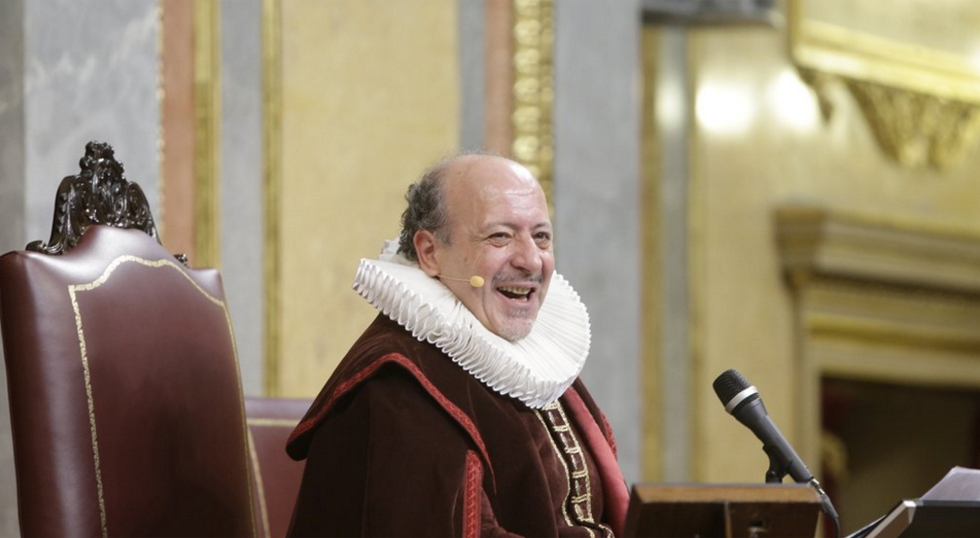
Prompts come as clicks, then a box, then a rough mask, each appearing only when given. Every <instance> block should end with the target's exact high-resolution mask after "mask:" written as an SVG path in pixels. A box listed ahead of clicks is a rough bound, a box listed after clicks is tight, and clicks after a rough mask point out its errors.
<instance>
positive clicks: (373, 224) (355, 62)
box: [269, 0, 460, 396]
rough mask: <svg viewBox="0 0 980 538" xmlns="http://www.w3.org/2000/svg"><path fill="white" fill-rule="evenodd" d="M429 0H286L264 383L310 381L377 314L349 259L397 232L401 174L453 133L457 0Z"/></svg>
mask: <svg viewBox="0 0 980 538" xmlns="http://www.w3.org/2000/svg"><path fill="white" fill-rule="evenodd" d="M424 4H425V5H424V9H423V7H420V3H417V2H389V1H384V0H370V1H365V0H333V1H330V2H283V3H282V4H281V29H282V34H281V67H282V81H281V84H282V86H281V88H282V90H281V91H282V104H281V106H282V108H281V119H282V132H281V147H282V165H281V176H280V178H279V180H278V185H279V187H278V188H279V196H280V198H279V199H280V206H279V207H280V215H279V219H278V225H279V233H278V236H279V241H280V242H279V246H278V251H279V275H280V278H279V282H278V284H279V304H278V319H277V327H278V331H279V334H280V335H281V336H280V339H279V346H278V349H277V350H276V352H277V354H278V360H279V363H278V364H279V381H278V385H277V386H273V387H269V389H270V392H273V393H278V394H282V395H293V396H312V395H314V394H316V392H317V391H319V389H320V387H321V386H322V384H323V382H324V381H325V380H326V378H327V376H328V375H329V373H330V372H331V371H332V370H333V368H334V366H335V365H336V364H337V362H339V361H340V359H341V358H342V357H343V356H344V354H345V352H346V350H347V349H348V348H349V347H350V345H351V344H352V343H353V342H354V340H355V339H356V338H357V336H358V335H359V334H360V332H361V331H362V330H363V329H364V328H365V327H366V326H367V325H368V324H369V323H370V321H371V320H372V319H373V318H374V316H375V311H374V309H373V308H371V307H370V306H369V305H368V304H367V303H366V302H365V301H363V300H362V299H360V298H359V297H358V296H357V295H356V294H355V293H354V292H353V291H352V290H351V282H352V281H353V277H354V272H355V270H356V269H357V264H358V260H359V259H360V258H363V257H371V258H373V257H376V256H377V254H378V252H380V249H381V246H382V242H383V240H385V239H390V238H394V237H396V235H397V233H398V230H399V222H398V219H399V216H400V214H401V211H402V209H403V205H404V200H403V196H404V192H405V189H406V188H407V186H408V184H409V183H410V182H411V181H414V179H415V178H416V177H417V175H418V174H419V173H420V172H421V171H422V170H423V169H424V168H425V167H426V166H427V165H428V164H430V163H431V162H433V161H435V160H437V159H439V158H440V157H442V156H443V155H445V154H447V153H451V152H453V151H454V150H455V149H456V148H457V146H458V138H459V135H458V125H459V111H458V108H459V99H460V96H459V81H458V65H457V50H458V47H457V35H456V28H457V24H456V10H457V4H456V2H455V1H454V0H427V1H426V2H424ZM269 308H273V309H275V308H276V306H275V305H269ZM274 319H275V318H274Z"/></svg>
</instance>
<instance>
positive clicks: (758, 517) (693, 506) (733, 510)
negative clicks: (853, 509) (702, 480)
mask: <svg viewBox="0 0 980 538" xmlns="http://www.w3.org/2000/svg"><path fill="white" fill-rule="evenodd" d="M819 516H820V501H819V499H818V497H817V494H816V492H815V491H814V490H813V488H811V487H809V486H806V485H802V484H758V485H754V484H637V485H635V486H633V491H632V493H631V494H630V506H629V511H628V512H627V515H626V527H625V530H624V534H625V535H626V536H627V537H651V538H668V537H670V538H679V537H695V536H697V537H700V538H750V537H756V536H758V537H765V538H812V537H813V536H814V535H815V534H816V529H817V520H818V519H819Z"/></svg>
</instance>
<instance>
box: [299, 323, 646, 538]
mask: <svg viewBox="0 0 980 538" xmlns="http://www.w3.org/2000/svg"><path fill="white" fill-rule="evenodd" d="M560 401H561V408H562V409H561V410H560V411H559V410H554V411H551V413H554V415H547V417H548V418H549V419H550V418H551V417H553V416H556V417H558V418H561V417H567V419H568V422H569V423H570V424H571V429H572V430H573V432H574V436H575V438H577V439H578V440H579V441H580V445H581V447H582V451H581V457H584V464H585V465H586V466H587V468H588V471H589V472H588V473H587V475H585V473H579V477H580V478H578V479H577V481H576V482H573V483H571V484H570V477H569V475H570V473H569V471H568V465H569V463H568V460H567V459H566V460H563V456H562V450H563V449H560V448H559V447H560V446H565V445H563V444H562V443H564V442H565V441H567V439H563V438H559V437H556V434H555V432H554V431H549V428H547V427H546V426H545V421H546V418H544V417H545V415H542V414H541V413H540V412H535V411H534V410H532V409H529V408H528V407H527V406H525V405H524V404H523V403H521V402H520V401H518V400H516V399H514V398H511V397H508V396H502V395H500V394H497V393H496V392H493V391H492V390H490V389H489V388H487V387H486V386H485V385H484V384H482V383H481V382H479V381H478V380H477V379H475V378H474V377H472V376H471V375H469V374H468V373H466V372H465V371H464V370H463V369H462V368H461V367H460V366H459V365H457V364H456V363H454V362H452V360H451V359H450V358H449V357H448V356H446V355H445V354H444V353H443V352H442V351H440V350H439V349H438V348H436V347H435V346H434V345H432V344H429V343H426V342H420V341H418V340H417V339H416V338H414V337H413V336H412V335H411V334H410V333H408V332H407V331H406V330H405V329H403V328H402V327H400V326H399V325H397V324H396V323H395V322H393V321H391V320H389V319H388V318H387V317H385V316H383V315H379V316H378V318H377V319H376V320H375V321H374V323H373V324H372V325H371V326H370V327H369V328H368V329H367V331H365V333H364V334H363V335H362V336H361V338H360V339H359V340H358V341H357V343H355V344H354V346H353V347H352V348H351V351H350V352H349V353H348V355H347V356H346V357H345V358H344V360H343V361H342V362H341V363H340V365H339V366H338V367H337V370H336V372H335V373H334V375H333V376H331V378H330V380H329V381H327V384H326V385H325V386H324V388H323V390H322V391H321V392H320V395H319V396H318V397H317V399H316V400H315V401H314V403H313V405H312V407H311V408H310V411H309V412H308V413H307V415H306V417H305V418H304V419H303V420H302V421H301V422H300V424H299V426H297V428H296V430H295V431H294V432H293V434H292V435H291V437H290V440H289V443H288V446H287V451H288V452H289V454H290V456H292V457H293V458H294V459H302V458H307V463H306V470H305V473H304V476H303V483H302V486H301V488H300V493H299V498H298V500H297V504H296V509H295V512H294V514H293V521H292V525H291V528H290V535H293V536H467V537H473V536H514V535H518V536H590V535H591V536H603V535H604V534H607V533H608V531H609V530H610V528H611V529H613V530H615V531H617V532H619V531H621V529H622V522H623V518H624V517H625V512H626V504H627V502H628V499H627V492H626V485H625V483H624V482H623V478H622V474H621V473H620V472H619V468H618V465H617V464H616V462H615V444H614V441H613V438H612V433H611V431H610V430H609V427H608V423H607V422H606V421H605V418H604V417H603V416H602V413H601V412H600V411H599V409H598V407H597V406H596V405H595V402H594V401H593V400H592V398H591V397H590V396H589V395H588V393H587V392H586V390H585V387H584V386H583V385H582V383H581V381H580V380H576V381H575V383H574V384H573V386H572V388H570V389H569V390H568V391H566V393H565V395H563V396H562V398H561V400H560ZM561 435H564V434H561ZM573 441H574V439H573ZM566 452H567V451H566ZM572 452H575V451H574V450H573V451H572ZM565 457H566V458H567V457H569V455H568V454H567V453H566V454H565ZM571 457H573V458H574V457H579V456H575V455H574V454H573V455H572V456H571ZM575 463H576V464H578V463H579V462H575ZM573 468H574V465H573ZM583 485H584V487H585V489H588V492H587V493H589V495H582V494H583V493H586V492H584V491H581V490H578V491H573V492H572V495H569V490H570V488H571V489H573V490H574V489H575V488H576V487H581V486H583ZM569 497H572V498H576V499H578V501H577V502H578V504H579V507H578V509H581V507H582V506H585V504H583V503H586V504H588V507H587V508H590V509H591V515H592V516H593V517H592V520H593V522H583V521H580V520H576V516H575V515H574V512H575V511H576V509H577V508H576V507H575V506H573V505H572V504H570V503H569ZM582 499H586V500H585V501H583V500H582ZM587 515H588V514H587Z"/></svg>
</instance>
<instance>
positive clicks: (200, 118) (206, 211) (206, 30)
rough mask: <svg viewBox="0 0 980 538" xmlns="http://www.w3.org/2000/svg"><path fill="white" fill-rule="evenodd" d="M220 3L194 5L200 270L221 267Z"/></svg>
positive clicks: (211, 0) (196, 245) (196, 240)
mask: <svg viewBox="0 0 980 538" xmlns="http://www.w3.org/2000/svg"><path fill="white" fill-rule="evenodd" d="M220 22H221V16H220V4H219V2H218V0H195V2H194V120H195V128H194V133H195V138H194V184H195V196H194V199H195V202H194V203H195V211H194V220H195V223H196V225H195V227H194V229H195V233H194V253H195V255H196V256H197V260H195V265H197V266H208V267H215V268H219V267H220V261H221V256H220V253H221V249H220V245H221V236H220V222H221V195H220V185H221V37H220Z"/></svg>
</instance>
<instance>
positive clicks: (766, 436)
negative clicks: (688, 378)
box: [711, 370, 840, 536]
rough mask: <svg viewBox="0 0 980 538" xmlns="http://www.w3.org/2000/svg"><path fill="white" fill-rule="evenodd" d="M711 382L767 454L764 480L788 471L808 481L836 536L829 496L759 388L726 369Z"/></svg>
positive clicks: (774, 479) (837, 525)
mask: <svg viewBox="0 0 980 538" xmlns="http://www.w3.org/2000/svg"><path fill="white" fill-rule="evenodd" d="M711 386H712V387H714V389H715V394H717V395H718V399H720V400H721V403H722V405H724V406H725V411H728V412H729V413H730V414H731V415H732V416H733V417H735V418H736V419H738V421H739V422H741V423H742V424H744V425H746V426H748V428H749V429H750V430H752V433H754V434H755V436H756V437H758V438H759V440H760V441H762V450H764V451H765V453H766V454H767V455H768V456H769V470H768V471H766V482H782V481H783V477H785V476H786V475H787V474H789V476H790V477H792V478H793V480H795V481H796V482H800V483H803V484H809V485H810V487H812V488H813V489H814V490H816V492H817V495H818V496H819V497H820V506H821V508H822V509H823V512H824V513H825V514H827V517H829V518H830V519H831V522H832V523H833V525H834V531H835V534H836V535H837V536H840V518H839V517H838V516H837V510H835V509H834V504H833V503H832V502H830V497H828V496H827V493H826V492H824V490H823V488H822V487H821V486H820V482H817V479H816V478H814V477H813V473H811V472H810V469H807V467H806V465H804V464H803V460H801V459H800V456H799V455H797V454H796V451H795V450H793V447H792V446H790V444H789V441H787V440H786V438H785V437H783V434H782V433H781V432H780V431H779V428H777V427H776V424H775V423H774V422H773V421H772V419H771V418H769V413H768V412H766V406H765V404H763V403H762V398H761V397H760V396H759V391H758V390H756V388H755V387H754V386H753V385H752V384H751V383H749V382H748V381H747V380H746V379H745V378H744V377H742V374H740V373H738V372H737V371H735V370H726V371H725V372H723V373H722V374H721V375H720V376H718V377H717V379H715V382H714V383H712V384H711Z"/></svg>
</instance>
